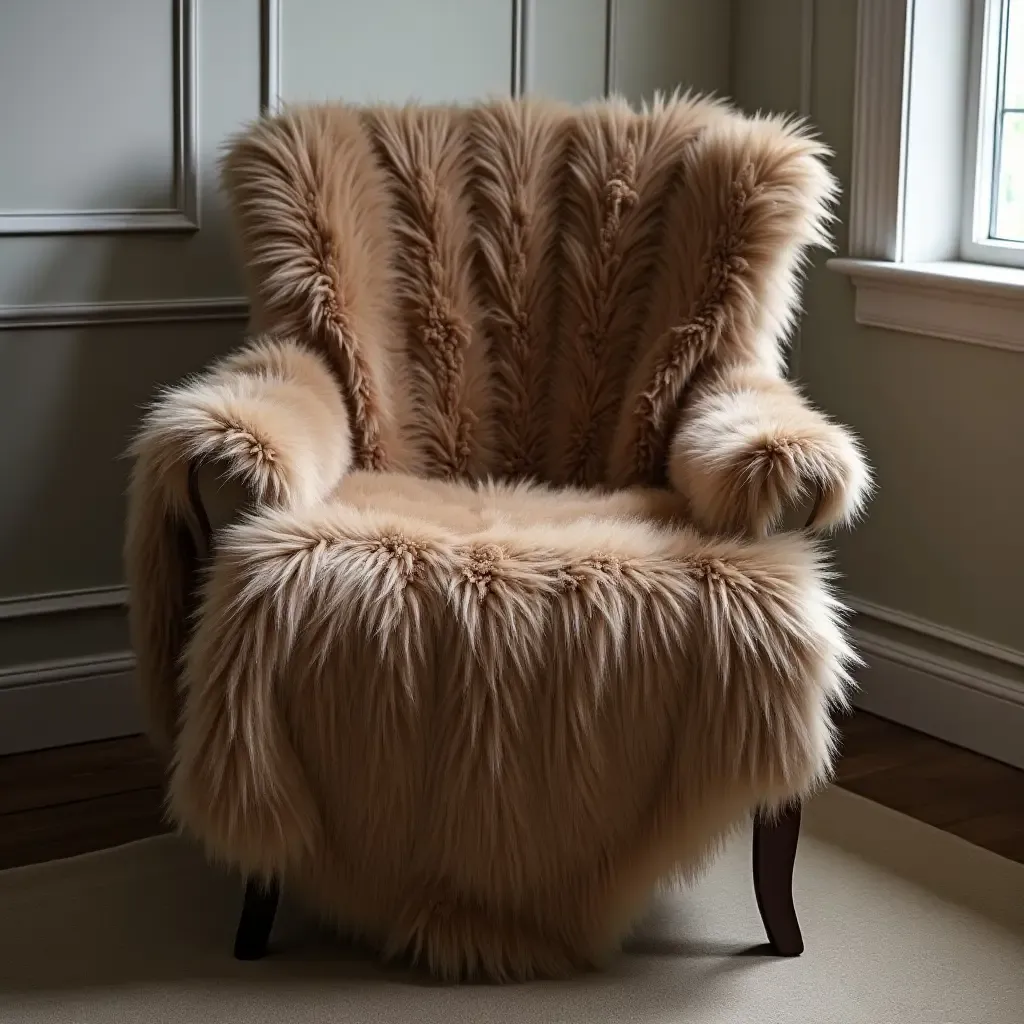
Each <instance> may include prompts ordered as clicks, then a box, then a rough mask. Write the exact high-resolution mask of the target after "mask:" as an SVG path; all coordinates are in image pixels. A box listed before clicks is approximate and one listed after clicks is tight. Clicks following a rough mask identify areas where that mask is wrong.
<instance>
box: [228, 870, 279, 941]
mask: <svg viewBox="0 0 1024 1024" xmlns="http://www.w3.org/2000/svg"><path fill="white" fill-rule="evenodd" d="M280 895H281V887H280V884H279V883H278V881H277V879H276V878H273V879H271V880H270V881H269V882H262V881H259V880H257V879H255V878H248V879H246V882H245V903H244V904H243V905H242V916H241V918H240V919H239V921H238V931H237V932H236V933H235V959H236V960H259V959H261V958H262V957H264V956H265V955H266V952H267V941H268V939H269V938H270V931H271V929H272V928H273V927H274V915H275V914H276V913H277V901H278V899H279V898H280Z"/></svg>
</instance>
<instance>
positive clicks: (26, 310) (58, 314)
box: [0, 298, 249, 331]
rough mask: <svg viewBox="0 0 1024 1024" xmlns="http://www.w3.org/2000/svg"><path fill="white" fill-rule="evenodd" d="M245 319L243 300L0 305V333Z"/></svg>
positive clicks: (159, 300)
mask: <svg viewBox="0 0 1024 1024" xmlns="http://www.w3.org/2000/svg"><path fill="white" fill-rule="evenodd" d="M248 316H249V301H248V299H245V298H218V299H153V300H149V299H147V300H144V301H132V302H83V303H38V304H34V305H27V306H2V305H0V331H3V330H9V331H11V330H20V331H24V330H49V329H54V328H63V327H100V326H110V325H118V324H120V325H130V324H174V323H189V322H197V323H204V322H209V321H216V320H246V319H247V318H248Z"/></svg>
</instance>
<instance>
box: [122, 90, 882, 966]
mask: <svg viewBox="0 0 1024 1024" xmlns="http://www.w3.org/2000/svg"><path fill="white" fill-rule="evenodd" d="M823 156H824V150H823V149H822V147H821V146H820V145H819V144H818V143H817V142H815V141H814V140H813V139H812V138H811V137H810V136H808V135H807V134H806V132H804V131H803V129H801V128H800V127H799V126H796V125H793V124H790V123H787V122H785V121H782V120H779V119H773V118H755V119H747V118H744V117H741V116H739V115H738V114H736V113H734V112H732V111H731V110H729V109H728V108H727V107H725V106H724V105H722V104H720V103H718V102H712V101H707V100H703V99H695V98H690V97H682V98H680V97H675V98H672V99H670V100H664V101H658V102H657V103H655V104H654V105H653V106H651V107H649V108H645V109H643V110H641V111H639V112H633V111H631V110H630V109H629V108H628V107H627V106H626V105H625V104H623V103H621V102H619V101H609V102H602V103H597V104H592V105H590V106H586V107H583V108H580V109H573V108H569V107H565V106H561V105H557V104H550V103H542V102H538V101H499V102H495V103H491V104H484V105H479V106H474V107H467V108H425V107H415V106H412V107H405V108H369V109H358V108H349V107H343V106H325V107H312V108H297V109H294V110H288V111H285V112H284V113H282V114H280V115H278V116H276V117H273V118H268V119H264V120H261V121H260V122H258V123H257V124H255V125H253V126H251V127H250V128H249V129H248V130H247V131H246V132H245V133H244V134H243V135H241V136H240V137H239V138H238V139H236V140H235V141H234V142H233V143H232V145H231V147H230V149H229V151H228V153H227V156H226V159H225V163H224V179H225V183H226V186H227V189H228V192H229V195H230V198H231V201H232V203H233V207H234V211H235V215H236V219H237V223H238V226H239V235H240V239H241V243H242V250H243V256H244V259H245V263H246V267H247V269H248V273H249V275H250V282H251V285H250V287H251V289H252V298H253V309H254V314H253V321H254V329H255V330H258V331H260V332H264V333H263V336H262V337H261V338H259V339H257V340H256V341H255V342H253V343H251V344H250V345H249V346H248V347H247V348H245V349H244V350H243V351H242V352H240V353H238V354H236V355H234V356H231V357H229V358H228V359H226V360H223V361H222V362H221V363H219V364H218V365H216V366H215V367H213V368H212V369H211V370H210V371H209V372H208V373H207V374H205V375H203V376H202V377H200V378H198V379H196V380H193V381H189V382H187V383H186V384H184V385H183V386H181V387H178V388H175V389H173V390H171V391H169V392H167V393H166V394H165V395H163V396H162V397H161V398H160V399H159V400H158V401H157V403H156V404H155V405H154V407H153V409H152V410H151V412H150V413H149V415H148V417H147V419H146V421H145V423H144V425H143V429H142V431H141V434H140V436H139V440H138V442H137V444H136V448H135V453H136V464H135V472H134V476H133V480H132V486H131V493H130V495H129V531H128V540H127V563H128V573H129V584H130V587H131V595H132V623H133V634H134V637H135V643H136V646H137V649H138V652H139V659H140V668H139V674H140V678H141V681H142V686H143V690H144V692H145V694H146V697H147V701H148V704H149V708H150V714H151V720H152V729H153V733H154V736H155V737H156V738H157V740H158V741H159V742H160V743H161V745H162V747H163V748H164V749H165V750H166V751H167V753H168V755H169V757H170V759H171V763H172V771H171V781H170V796H169V806H170V809H171V812H172V814H173V816H174V817H175V819H176V820H177V821H178V822H179V823H180V824H181V825H182V827H184V828H186V829H187V830H188V831H190V832H191V833H193V834H195V835H196V836H198V837H199V838H200V839H201V840H202V841H203V842H204V843H205V844H206V847H207V849H208V850H209V851H210V853H211V855H212V856H214V857H216V858H218V859H220V860H223V861H225V862H227V863H229V864H231V865H234V866H237V867H239V868H241V869H242V870H244V871H246V872H249V873H251V874H254V875H260V876H265V877H266V876H270V875H279V876H282V877H283V878H284V879H285V881H286V883H287V884H291V885H294V886H295V887H297V888H298V889H300V890H302V891H304V892H305V893H306V894H307V895H308V896H309V898H310V899H311V901H312V902H314V903H315V905H317V906H318V907H319V908H320V909H321V910H322V911H323V912H325V913H326V914H328V915H329V916H330V917H331V918H332V919H333V920H334V921H335V922H336V923H337V925H338V926H339V927H340V928H341V929H343V930H345V931H347V932H350V933H352V934H355V935H358V936H361V937H363V938H365V939H367V940H369V941H371V942H373V943H374V944H375V945H376V946H377V947H378V948H380V949H381V951H382V953H383V954H384V955H388V956H398V955H402V956H408V955H411V956H412V957H414V958H416V959H418V960H421V961H422V962H424V963H425V964H427V965H428V967H429V968H430V969H431V970H432V971H434V972H435V973H437V974H438V975H440V976H442V977H445V978H458V977H466V976H475V975H484V976H488V977H492V978H498V979H513V978H527V977H535V976H551V975H560V974H564V973H566V972H568V971H571V970H574V969H578V968H582V967H586V966H588V965H593V964H597V963H600V962H602V961H603V959H604V958H605V957H606V956H607V954H608V953H609V952H610V951H612V950H613V949H614V948H616V946H617V944H618V942H619V941H620V939H621V938H622V936H623V934H624V933H625V931H626V930H627V929H628V927H629V925H630V923H631V921H632V920H633V919H634V917H635V916H636V914H637V913H638V912H639V911H640V910H641V909H642V907H643V905H644V902H645V899H646V897H647V895H648V894H649V893H650V892H651V890H652V888H653V887H654V886H655V885H656V884H657V883H658V882H659V881H660V880H663V879H666V878H669V877H672V876H674V875H681V876H683V877H690V876H692V875H693V874H694V873H695V872H696V871H698V870H699V869H700V867H701V866H702V865H703V864H704V863H705V862H706V860H707V858H708V857H709V856H710V855H711V854H712V853H713V852H714V850H715V848H716V845H717V844H718V842H719V841H720V840H721V839H722V837H723V836H724V835H725V834H726V833H727V832H728V830H729V829H730V828H731V827H732V826H733V825H735V824H736V823H737V822H738V821H739V820H740V819H742V817H743V816H744V815H746V814H748V813H749V812H750V811H751V810H752V809H753V808H755V807H758V806H762V807H768V808H772V807H777V806H779V805H780V804H781V803H783V802H785V801H787V800H790V799H793V798H799V797H802V796H803V795H805V794H807V793H808V792H809V791H810V790H811V789H812V788H813V787H814V786H816V785H818V784H819V783H820V782H821V781H822V780H823V779H825V778H826V777H827V775H828V772H829V770H830V767H831V761H832V753H833V751H832V731H831V725H830V718H829V712H830V709H831V708H832V707H833V705H835V704H841V703H842V702H843V701H844V700H845V692H846V688H847V686H848V683H849V679H848V675H847V667H848V665H849V663H850V661H851V659H852V654H851V651H850V649H849V647H848V644H847V642H846V639H845V637H844V633H843V629H842V623H841V615H840V609H839V607H838V605H837V603H836V601H835V600H834V599H833V598H832V596H831V595H830V592H829V587H828V576H829V574H828V572H827V570H826V569H825V568H824V567H823V565H822V559H821V555H820V553H819V551H818V549H817V547H816V546H815V543H814V541H813V540H812V539H811V538H810V537H809V536H807V535H805V534H783V535H778V536H775V537H770V536H766V534H767V533H768V532H769V530H770V528H771V527H772V526H773V525H775V524H776V523H777V521H778V520H779V518H780V516H781V514H782V512H783V511H784V510H785V508H786V507H787V506H788V505H791V504H792V503H795V502H799V501H800V500H802V499H803V498H804V497H805V496H806V495H807V494H808V493H809V492H815V493H819V494H820V496H821V500H820V502H819V504H818V506H817V513H816V515H817V519H816V525H819V526H822V527H827V526H831V525H833V524H836V523H839V522H845V521H848V520H849V519H850V518H852V517H853V516H854V515H856V514H857V513H858V512H859V511H860V510H861V509H862V507H863V504H864V502H865V499H866V495H867V493H868V491H869V488H870V480H869V474H868V470H867V467H866V465H865V463H864V460H863V457H862V455H861V453H860V451H859V448H858V445H857V443H856V441H855V440H854V439H853V438H852V437H851V435H850V434H849V433H848V432H847V431H845V430H844V429H843V428H841V427H839V426H838V425H836V424H834V423H832V422H831V421H830V420H828V419H827V418H825V417H824V416H823V415H822V414H820V413H818V412H817V411H816V410H814V409H812V408H811V407H810V406H809V405H808V404H807V403H806V402H805V400H804V399H803V398H802V396H801V395H800V394H799V392H798V391H797V390H796V388H795V387H794V386H793V385H791V384H790V383H788V382H787V381H785V380H784V379H783V377H782V366H783V357H782V351H783V344H784V342H785V339H786V335H787V332H788V331H789V330H790V328H791V327H792V324H793V320H794V317H795V315H796V310H797V303H798V291H797V277H798V272H799V268H800V264H801V261H802V260H803V259H804V258H805V255H806V251H807V249H808V247H809V246H812V245H821V244H824V243H825V242H826V241H827V235H826V225H827V221H828V217H829V204H830V202H831V200H832V198H833V196H834V191H835V188H834V182H833V180H832V178H831V177H830V175H829V174H828V172H827V170H826V169H825V166H824V164H823V162H822V158H823ZM200 463H204V464H209V465H212V466H213V467H214V468H215V469H216V470H217V472H219V473H221V474H222V475H223V476H225V477H226V478H230V479H232V480H234V481H236V482H238V483H240V484H241V485H242V486H243V488H244V490H245V493H246V495H247V505H248V507H247V510H246V514H245V515H244V516H243V517H241V518H240V519H238V520H237V521H236V522H235V523H234V524H232V525H230V526H228V527H227V528H225V529H223V530H221V531H218V532H217V534H216V536H215V549H214V552H213V554H212V557H210V558H209V560H208V562H207V571H206V574H205V576H204V583H203V586H202V590H201V593H199V594H198V595H195V599H194V600H195V607H194V608H193V607H192V602H193V595H191V594H190V592H189V587H190V581H191V580H192V579H193V578H194V570H195V566H196V561H197V558H198V557H200V556H201V555H202V552H201V551H197V550H196V545H195V542H194V541H193V540H192V539H191V538H193V537H194V536H195V534H196V529H195V527H196V524H195V523H194V522H192V515H193V513H192V506H191V505H190V503H189V498H188V469H189V466H190V465H192V466H196V465H198V464H200ZM666 485H668V486H666ZM190 612H191V619H190V618H189V617H188V616H189V613H190Z"/></svg>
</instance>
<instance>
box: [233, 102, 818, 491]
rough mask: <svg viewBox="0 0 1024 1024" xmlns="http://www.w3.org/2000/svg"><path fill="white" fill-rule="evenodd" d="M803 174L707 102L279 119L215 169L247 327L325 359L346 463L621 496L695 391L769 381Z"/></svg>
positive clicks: (808, 209) (813, 145) (654, 467)
mask: <svg viewBox="0 0 1024 1024" xmlns="http://www.w3.org/2000/svg"><path fill="white" fill-rule="evenodd" d="M825 154H826V151H825V149H824V147H823V146H821V145H820V144H819V143H818V142H816V141H815V140H814V139H812V138H810V137H809V136H808V135H807V133H806V132H805V131H803V130H802V128H801V127H800V126H798V125H795V124H793V123H792V122H787V121H786V120H784V119H779V118H746V117H743V116H741V115H740V114H738V113H736V112H734V111H732V110H730V109H729V108H728V107H726V106H725V105H723V104H721V103H719V102H716V101H711V100H705V99H699V98H691V97H682V98H672V99H670V100H665V101H659V102H657V103H655V104H654V105H652V106H650V107H648V108H645V109H643V110H641V111H639V112H635V111H633V110H631V109H630V108H629V107H628V106H627V105H626V104H625V103H623V102H621V101H607V102H600V103H594V104H591V105H589V106H585V107H580V108H573V107H569V106H564V105H560V104H554V103H548V102H540V101H536V100H507V101H498V102H494V103H488V104H481V105H479V106H473V107H443V108H439V107H421V106H408V107H403V108H393V107H372V108H356V107H350V106H342V105H330V106H319V107H304V108H295V109H290V110H287V111H285V112H284V113H281V114H279V115H277V116H274V117H270V118H265V119H262V120H260V121H259V122H257V123H255V124H254V125H252V126H251V127H250V128H249V129H248V130H247V131H246V132H245V133H244V134H242V135H241V136H239V137H238V138H236V139H235V140H234V141H233V142H232V144H231V146H230V149H229V151H228V153H227V156H226V158H225V160H224V167H223V170H224V181H225V184H226V187H227V190H228V192H229V196H230V199H231V202H232V206H233V209H234V212H235V216H236V221H237V224H238V227H239V233H240V235H241V239H242V246H243V251H244V259H245V263H246V266H247V268H248V272H249V274H250V290H251V297H252V300H253V310H254V322H253V327H254V329H259V330H271V331H278V332H282V333H287V334H293V335H296V336H298V337H300V338H302V339H305V340H306V342H307V343H309V344H311V345H313V346H315V347H316V348H318V349H319V350H320V351H322V352H323V353H324V354H325V355H326V356H327V358H328V359H329V361H330V362H331V364H332V366H333V367H334V368H335V369H336V371H337V375H338V380H339V385H340V386H341V387H342V389H343V391H344V394H345V397H346V401H347V402H348V406H349V409H350V412H351V415H352V426H353V439H354V442H355V450H356V458H357V462H358V463H359V465H360V466H362V467H368V468H381V469H383V468H403V469H409V470H413V471H416V472H420V473H423V474H426V475H432V476H442V477H452V478H480V477H485V476H497V477H536V478H539V479H542V480H546V481H549V482H552V483H557V484H580V485H608V486H621V485H624V484H629V483H635V482H638V483H658V482H660V481H661V479H662V477H663V472H664V462H665V455H666V448H667V445H668V443H669V440H670V437H671V432H672V429H673V426H674V424H675V423H676V421H677V418H678V416H679V411H680V408H681V403H683V402H684V401H685V397H686V394H687V392H688V389H689V388H691V387H692V386H693V385H694V384H695V383H696V382H698V381H699V380H701V379H703V378H704V377H705V376H706V375H708V374H713V373H715V372H716V371H717V370H719V369H720V368H722V367H723V366H725V365H730V364H735V363H737V362H749V363H757V364H759V365H761V366H763V367H764V368H766V369H768V370H769V371H770V372H781V365H782V346H783V342H784V341H785V337H786V335H787V333H788V331H789V328H790V326H791V322H792V319H793V316H794V312H795V309H796V307H797V303H798V288H797V280H798V271H799V269H800V265H801V260H802V257H803V255H804V252H805V250H806V249H807V247H808V246H810V245H813V244H825V243H827V236H826V230H825V229H826V225H827V223H828V218H829V207H830V203H831V200H832V198H833V196H834V191H835V185H834V181H833V179H832V177H831V175H830V174H829V172H828V171H827V169H826V167H825V164H824V162H823V157H824V156H825Z"/></svg>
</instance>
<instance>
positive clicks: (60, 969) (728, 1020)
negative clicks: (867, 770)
mask: <svg viewBox="0 0 1024 1024" xmlns="http://www.w3.org/2000/svg"><path fill="white" fill-rule="evenodd" d="M797 878H798V881H797V891H798V900H799V908H800V912H801V917H802V920H803V925H804V934H805V939H806V941H807V946H808V951H807V953H805V954H804V956H803V957H801V958H800V959H798V960H788V961H786V960H775V959H772V958H769V957H765V956H763V955H759V952H758V951H751V947H753V946H755V945H756V944H757V943H760V942H762V941H763V935H762V932H761V925H760V921H759V920H758V916H757V910H756V908H755V905H754V897H753V893H752V891H751V883H750V872H749V836H748V835H743V836H738V837H737V839H736V841H735V842H733V843H732V844H731V845H730V846H729V848H728V849H727V851H726V852H725V854H724V855H723V856H722V858H721V859H720V860H719V861H718V862H717V864H716V866H715V868H714V869H713V871H712V872H711V874H710V875H709V876H708V877H707V879H706V880H705V881H704V882H703V883H702V884H701V885H700V886H699V887H698V888H697V889H696V890H694V891H692V892H690V893H673V894H671V895H669V896H666V897H663V898H661V899H659V901H658V902H657V903H656V905H655V907H654V909H653V911H652V913H651V915H650V917H649V919H648V920H647V921H646V922H645V924H644V925H643V927H642V928H641V929H640V930H639V932H638V935H637V937H636V938H635V939H634V940H632V941H631V942H630V944H629V947H628V949H627V951H626V952H625V953H624V954H623V955H622V956H621V957H620V958H619V959H618V960H617V961H616V962H615V964H614V965H613V967H612V969H611V970H610V971H608V972H607V973H605V974H600V975H591V976H587V977H583V978H578V979H575V980H573V981H568V982H558V983H554V982H548V983H540V984H533V985H524V986H518V987H505V988H501V987H497V986H465V987H461V988H451V987H442V986H439V985H435V984H432V983H431V982H430V981H429V980H428V979H426V978H424V977H422V976H420V975H418V974H415V973H412V972H401V971H385V970H381V969H378V968H377V967H376V966H375V964H374V963H373V962H372V960H371V959H369V958H368V956H367V955H366V954H364V953H360V952H354V951H352V950H351V949H347V948H345V947H343V946H340V945H334V944H332V943H331V942H330V941H328V940H327V939H326V938H325V937H324V936H318V935H317V934H316V933H315V931H313V930H311V928H310V926H309V924H308V923H307V922H306V921H304V919H303V917H302V915H301V914H299V913H298V912H296V911H295V909H294V908H285V909H284V912H283V914H282V919H281V921H280V922H279V928H278V930H277V931H276V932H275V941H276V944H277V946H278V948H279V950H280V952H278V953H277V954H276V955H274V956H272V957H270V958H269V959H267V960H264V961H262V962H259V963H254V964H239V963H235V962H234V961H233V960H232V959H231V956H230V946H231V938H232V932H233V928H234V923H235V915H236V912H237V910H238V903H239V889H238V883H237V881H235V880H233V879H231V878H228V877H225V876H224V875H222V874H220V873H218V872H217V871H215V870H213V869H211V868H208V867H206V866H205V865H204V864H203V863H202V861H201V859H200V858H199V857H198V856H197V854H196V852H195V851H194V850H193V849H192V848H191V847H189V846H188V845H186V844H185V843H184V842H182V841H181V840H178V839H172V838H161V839H150V840H146V841H144V842H141V843H134V844H131V845H129V846H124V847H121V848H119V849H116V850H112V851H108V852H105V853H99V854H92V855H89V856H85V857H77V858H74V859H71V860H66V861H57V862H54V863H51V864H45V865H41V866H38V867H30V868H19V869H16V870H13V871H6V872H2V873H0V1020H2V1021H4V1022H6V1021H18V1022H19V1024H35V1022H42V1021H47V1022H56V1024H68V1022H76V1024H78V1022H102V1021H118V1022H126V1024H127V1022H144V1024H158V1022H161V1021H173V1022H188V1024H199V1022H203V1021H228V1022H239V1024H261V1022H264V1021H267V1022H271V1021H272V1022H275V1024H278V1022H280V1024H300V1022H305V1021H336V1022H349V1021H367V1022H378V1021H380V1022H383V1021H396V1022H410V1024H412V1022H416V1024H431V1022H462V1021H467V1022H468V1021H479V1022H490V1021H502V1022H507V1021H530V1022H542V1021H572V1022H577V1021H578V1022H586V1024H602V1022H606V1021H640V1022H659V1024H669V1022H677V1021H678V1022H683V1021H685V1022H695V1024H696V1022H700V1024H704V1022H707V1024H746V1022H751V1024H753V1022H758V1024H762V1022H763V1024H773V1022H789V1021H794V1022H795V1021H799V1022H801V1024H827V1022H830V1021H836V1022H842V1024H854V1022H864V1024H886V1022H890V1021H891V1022H894V1024H895V1022H899V1024H917V1022H925V1021H927V1022H936V1024H938V1022H942V1024H951V1022H964V1024H1009V1022H1014V1024H1019V1022H1024V866H1022V865H1018V864H1013V863H1011V862H1010V861H1007V860H1003V859H1002V858H1000V857H997V856H995V855H993V854H990V853H987V852H986V851H984V850H980V849H977V848H976V847H972V846H970V845H968V844H966V843H964V842H962V841H960V840H958V839H955V838H954V837H952V836H948V835H946V834H945V833H942V832H939V831H937V830H935V829H932V828H930V827H929V826H927V825H921V824H919V823H918V822H915V821H912V820H911V819H909V818H906V817H903V816H902V815H899V814H895V813H893V812H891V811H888V810H886V809H884V808H881V807H878V806H876V805H874V804H871V803H868V802H867V801H865V800H862V799H860V798H859V797H855V796H851V795H850V794H848V793H844V792H842V791H840V790H830V791H828V792H827V793H825V794H823V795H822V796H821V797H819V798H818V799H817V800H816V801H814V803H813V805H812V806H811V808H810V809H809V810H808V814H807V828H806V831H805V837H804V841H803V843H802V846H801V853H800V857H799V860H798V862H797Z"/></svg>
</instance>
